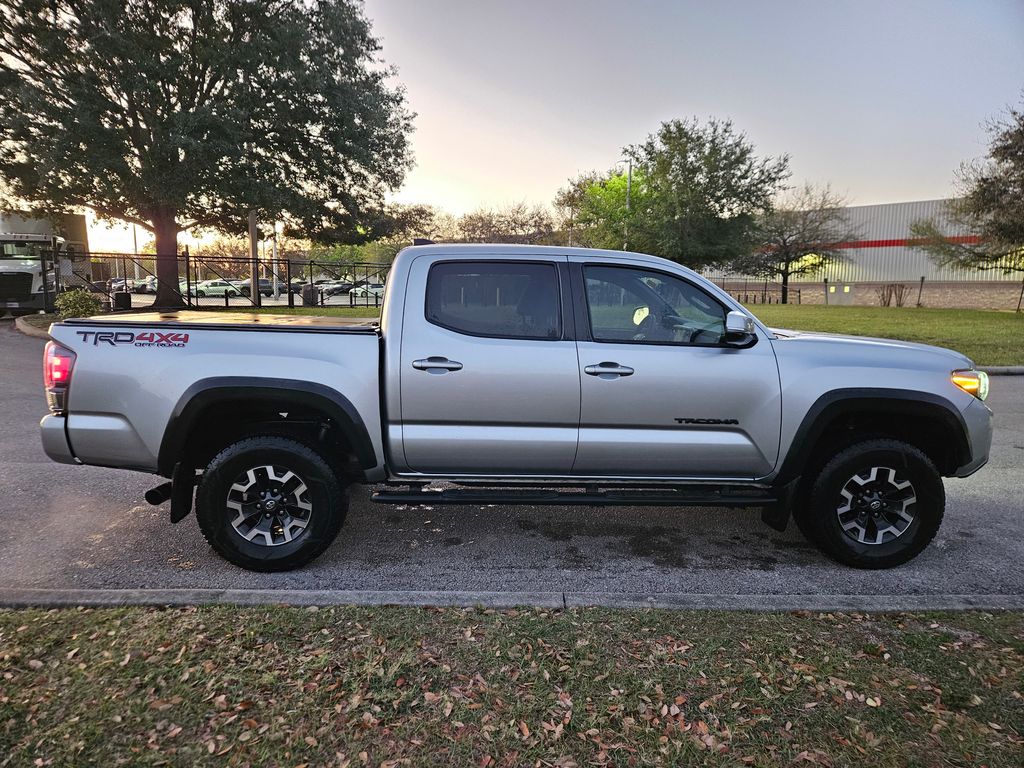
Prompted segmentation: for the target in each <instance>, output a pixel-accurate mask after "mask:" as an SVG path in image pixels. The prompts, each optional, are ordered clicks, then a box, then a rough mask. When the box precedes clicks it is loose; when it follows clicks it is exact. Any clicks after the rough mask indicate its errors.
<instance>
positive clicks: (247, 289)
mask: <svg viewBox="0 0 1024 768" xmlns="http://www.w3.org/2000/svg"><path fill="white" fill-rule="evenodd" d="M236 285H237V287H238V290H239V291H240V292H241V294H242V295H243V296H249V295H250V294H251V293H252V280H239V281H237V282H236ZM258 285H259V291H260V293H261V294H262V295H263V296H273V295H274V284H273V282H271V281H270V280H267V279H265V278H262V277H261V278H260V279H259V283H258ZM279 285H280V286H281V289H282V290H284V283H283V282H282V283H279Z"/></svg>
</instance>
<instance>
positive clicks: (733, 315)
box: [723, 310, 757, 347]
mask: <svg viewBox="0 0 1024 768" xmlns="http://www.w3.org/2000/svg"><path fill="white" fill-rule="evenodd" d="M723 341H724V342H725V343H726V344H728V345H729V346H730V347H752V346H754V344H755V343H757V332H756V329H755V327H754V318H752V317H751V316H750V315H748V314H746V313H745V312H738V311H736V310H734V311H732V312H730V313H729V314H727V315H726V316H725V336H724V338H723Z"/></svg>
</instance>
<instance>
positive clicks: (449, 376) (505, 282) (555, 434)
mask: <svg viewBox="0 0 1024 768" xmlns="http://www.w3.org/2000/svg"><path fill="white" fill-rule="evenodd" d="M566 275H567V269H566V262H565V259H564V258H561V259H558V260H537V261H519V260H516V261H511V260H505V261H502V260H501V259H500V258H499V257H495V258H493V259H488V258H483V259H481V258H474V259H472V260H468V261H467V260H451V261H431V260H430V259H419V260H417V261H416V262H414V264H413V266H412V267H411V272H410V276H409V285H410V286H424V285H425V286H426V288H425V290H416V291H414V290H412V289H410V290H409V293H408V297H409V298H408V301H407V303H406V306H405V317H404V323H403V331H402V354H401V408H402V413H401V421H402V444H403V447H404V451H405V464H406V465H407V467H408V469H410V470H412V471H414V472H422V473H426V474H457V475H467V474H481V475H499V474H500V475H509V474H516V475H519V474H522V475H529V474H541V475H551V474H568V473H569V471H570V470H571V468H572V463H573V459H574V457H575V455H576V439H577V435H578V426H579V407H580V376H579V369H578V366H577V358H576V344H575V342H574V341H573V340H572V339H571V338H564V337H565V336H569V334H567V333H566V332H565V329H566V327H567V325H568V322H567V320H568V318H563V298H562V297H563V293H564V294H565V295H568V287H567V286H566V285H564V283H565V282H566Z"/></svg>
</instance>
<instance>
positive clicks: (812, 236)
mask: <svg viewBox="0 0 1024 768" xmlns="http://www.w3.org/2000/svg"><path fill="white" fill-rule="evenodd" d="M846 205H847V202H846V200H845V199H843V198H842V197H841V196H840V195H837V194H836V193H835V192H833V191H832V190H831V189H830V188H829V187H828V186H824V187H815V186H813V185H811V184H805V185H803V186H802V187H799V188H797V189H795V190H792V191H790V192H788V193H786V194H785V195H783V196H782V197H781V198H780V199H779V200H778V201H777V203H776V205H775V206H774V207H773V208H772V210H770V211H768V212H767V213H765V214H764V215H763V216H762V217H761V219H760V221H759V232H760V235H759V240H760V244H759V246H758V247H757V248H756V249H755V250H754V251H752V252H751V253H749V254H746V255H744V256H741V257H739V258H738V259H735V260H734V261H732V262H731V263H730V264H729V266H730V267H732V268H733V269H734V270H736V271H737V272H739V273H740V274H744V275H754V276H757V277H765V278H769V279H773V280H774V279H776V278H778V279H779V281H780V282H781V283H782V303H783V304H787V303H788V302H789V281H790V279H791V278H793V277H795V276H801V275H814V274H817V273H818V272H821V270H823V269H824V268H825V267H827V266H828V265H829V264H834V263H836V262H838V261H842V260H844V259H845V258H846V257H845V256H844V255H843V245H844V244H846V243H850V242H852V241H855V240H859V239H860V237H861V233H860V231H859V230H857V229H856V228H855V227H854V226H853V225H852V224H851V223H850V221H849V218H848V217H847V215H846V211H845V208H846Z"/></svg>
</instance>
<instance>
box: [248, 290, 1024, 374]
mask: <svg viewBox="0 0 1024 768" xmlns="http://www.w3.org/2000/svg"><path fill="white" fill-rule="evenodd" d="M750 309H751V311H752V312H753V313H754V314H755V315H756V316H757V317H759V318H760V319H761V320H762V321H764V322H765V323H767V324H768V325H770V326H772V327H775V328H790V329H793V330H800V331H827V332H830V333H848V334H852V335H854V336H877V337H881V338H886V339H903V340H905V341H917V342H921V343H923V344H935V345H938V346H940V347H949V348H950V349H955V350H957V351H958V352H962V353H963V354H965V355H967V356H968V357H969V358H971V359H972V360H973V361H974V362H975V363H977V364H978V365H1024V313H1022V314H1016V313H1013V312H996V311H990V310H981V309H928V308H920V309H918V308H916V307H915V308H910V307H899V308H898V307H826V306H815V305H808V304H799V305H798V304H789V305H785V306H783V305H780V304H767V305H765V304H758V305H755V306H751V307H750ZM263 311H266V312H288V313H296V314H306V315H334V316H341V317H377V316H378V315H379V310H378V309H377V308H375V307H355V308H349V307H301V308H300V307H296V308H295V309H291V310H289V309H287V308H284V309H275V308H266V309H265V310H263Z"/></svg>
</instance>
